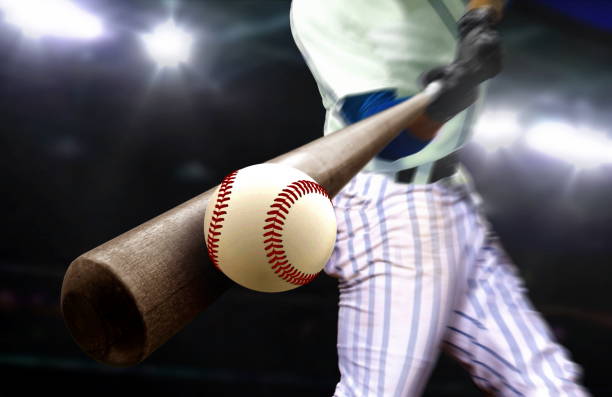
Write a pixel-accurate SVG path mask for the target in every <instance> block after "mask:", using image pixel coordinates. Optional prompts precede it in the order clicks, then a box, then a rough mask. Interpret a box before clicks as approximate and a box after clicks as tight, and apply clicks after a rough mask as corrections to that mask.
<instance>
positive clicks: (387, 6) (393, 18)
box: [292, 0, 464, 99]
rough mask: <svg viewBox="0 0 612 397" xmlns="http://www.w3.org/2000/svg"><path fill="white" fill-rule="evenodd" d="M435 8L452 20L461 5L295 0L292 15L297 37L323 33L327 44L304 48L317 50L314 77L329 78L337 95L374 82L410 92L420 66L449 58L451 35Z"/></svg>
mask: <svg viewBox="0 0 612 397" xmlns="http://www.w3.org/2000/svg"><path fill="white" fill-rule="evenodd" d="M440 10H442V13H447V14H448V15H447V16H448V17H449V18H450V21H451V22H452V20H454V19H456V18H458V17H459V16H460V15H461V13H462V12H463V10H464V5H463V3H462V2H461V1H460V0H446V1H443V0H294V1H293V10H292V14H293V15H292V19H293V20H294V22H295V24H296V25H298V26H297V27H298V29H297V31H298V32H297V34H298V36H300V35H301V33H304V35H306V36H312V37H320V41H324V40H325V38H327V40H328V43H327V44H320V45H316V46H314V45H312V46H309V48H308V49H307V50H308V52H310V53H312V52H315V53H316V54H312V55H313V57H316V58H317V59H315V60H314V61H315V62H317V63H318V64H319V65H317V70H319V72H320V74H321V76H320V77H319V78H318V80H325V81H326V82H328V84H329V85H330V86H331V87H330V88H331V89H332V90H333V91H334V93H335V94H336V96H342V95H345V94H347V93H351V90H363V89H368V88H369V87H370V86H373V85H376V84H383V85H388V86H394V87H397V88H398V89H399V90H400V92H399V94H400V95H411V94H414V93H415V92H417V91H418V89H419V87H418V83H417V78H418V76H419V75H420V74H421V73H422V72H423V71H425V70H428V69H429V68H431V67H433V66H436V65H441V64H445V63H448V62H449V61H450V60H451V59H452V56H453V53H454V48H455V38H454V36H453V33H452V32H451V31H450V30H449V27H448V26H447V25H446V24H445V21H444V20H443V19H442V18H441V15H440ZM451 28H452V26H451ZM295 30H296V29H294V34H295V33H296V32H295ZM310 30H312V32H310ZM317 60H318V61H317ZM334 65H336V66H334ZM348 76H350V81H348V80H349V77H348ZM315 77H317V76H315ZM324 99H326V98H324Z"/></svg>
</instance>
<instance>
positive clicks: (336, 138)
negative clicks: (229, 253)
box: [61, 83, 438, 366]
mask: <svg viewBox="0 0 612 397" xmlns="http://www.w3.org/2000/svg"><path fill="white" fill-rule="evenodd" d="M437 84H438V83H433V84H430V86H429V87H428V88H427V89H426V90H425V91H424V92H422V93H420V94H418V95H416V96H414V97H412V98H411V99H409V100H407V101H405V102H402V103H400V104H398V105H396V106H395V107H393V108H390V109H387V110H386V111H384V112H382V113H379V114H377V115H375V116H372V117H370V118H368V119H365V120H363V121H361V122H359V123H356V124H353V125H351V126H349V127H347V128H344V129H343V130H340V131H337V132H335V133H333V134H330V135H327V136H324V137H322V138H319V139H317V140H315V141H313V142H311V143H308V144H306V145H304V146H302V147H299V148H297V149H295V150H292V151H291V152H289V153H287V154H284V155H282V156H279V157H276V158H274V159H272V160H270V161H269V163H277V164H285V165H288V166H291V167H295V168H298V169H300V170H302V171H304V172H306V173H307V174H308V175H310V176H311V177H312V178H314V179H315V180H316V181H317V182H319V183H320V184H321V185H323V186H324V187H325V188H326V189H327V191H328V192H329V194H330V195H332V196H334V195H335V194H337V193H338V192H339V191H340V189H341V188H342V187H343V186H344V185H345V184H346V183H348V181H349V180H350V179H351V178H352V177H353V176H355V174H357V172H358V171H359V170H361V169H362V168H363V167H364V166H365V165H366V164H367V163H368V161H369V160H371V159H372V158H373V157H374V156H375V155H376V154H377V153H378V152H379V151H380V150H382V149H383V148H384V147H385V146H386V145H387V144H388V143H389V142H390V141H391V140H393V138H395V137H396V136H397V135H398V134H399V132H400V131H401V130H403V129H405V128H406V127H408V126H409V125H411V123H413V122H414V121H415V120H416V119H417V118H419V116H421V115H422V113H423V110H424V109H425V107H426V106H427V105H428V104H429V103H430V102H431V100H432V99H433V97H434V96H435V95H436V93H437V90H438V85H437ZM214 189H215V188H212V189H210V190H208V191H206V192H205V193H202V194H200V195H199V196H197V197H195V198H193V199H191V200H189V201H187V202H185V203H183V204H181V205H179V206H178V207H176V208H173V209H171V210H169V211H167V212H165V213H163V214H161V215H159V216H157V217H156V218H153V219H151V220H149V221H148V222H146V223H143V224H142V225H140V226H137V227H136V228H134V229H132V230H130V231H128V232H126V233H123V234H122V235H120V236H118V237H116V238H114V239H112V240H110V241H108V242H106V243H104V244H102V245H101V246H99V247H97V248H94V249H92V250H91V251H89V252H86V253H84V254H83V255H81V256H79V257H78V258H77V259H75V260H74V261H73V262H72V263H71V264H70V266H69V268H68V270H67V271H66V274H65V276H64V282H63V285H62V293H61V309H62V313H63V316H64V320H65V322H66V325H67V327H68V329H69V330H70V333H71V334H72V337H73V338H74V339H75V341H76V342H77V344H78V345H79V346H80V347H81V349H82V350H83V351H85V353H87V354H88V355H90V356H91V357H92V358H94V359H95V360H97V361H100V362H102V363H106V364H110V365H116V366H127V365H133V364H137V363H139V362H140V361H142V360H143V359H145V358H146V357H147V356H149V355H150V354H151V353H152V352H153V351H154V350H155V349H156V348H158V347H159V346H161V345H162V344H163V343H164V342H166V341H167V340H168V339H169V338H170V337H172V336H173V335H174V334H176V333H177V332H178V331H179V330H181V329H182V328H183V327H184V326H185V325H186V324H188V323H189V322H190V321H191V320H192V319H193V318H194V317H195V316H196V315H197V314H198V313H200V312H201V311H202V310H204V309H205V308H206V307H207V306H209V305H210V304H211V303H212V302H214V301H215V300H216V299H217V298H218V297H219V296H220V295H221V294H222V293H223V292H224V291H226V290H227V289H228V288H229V287H230V286H231V285H232V284H233V283H232V282H231V281H230V280H229V279H227V278H226V277H225V276H224V275H223V274H222V273H221V272H219V271H218V270H216V269H215V268H214V267H213V265H212V263H211V261H210V259H209V257H208V255H207V251H206V246H205V242H204V227H203V220H204V211H205V209H206V205H207V203H208V199H209V197H210V196H211V194H212V192H213V191H214Z"/></svg>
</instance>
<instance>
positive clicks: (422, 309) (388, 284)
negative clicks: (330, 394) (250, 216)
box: [325, 172, 586, 397]
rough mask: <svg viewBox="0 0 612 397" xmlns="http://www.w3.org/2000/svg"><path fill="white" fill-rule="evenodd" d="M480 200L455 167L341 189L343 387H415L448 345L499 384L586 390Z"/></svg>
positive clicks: (336, 270)
mask: <svg viewBox="0 0 612 397" xmlns="http://www.w3.org/2000/svg"><path fill="white" fill-rule="evenodd" d="M478 202H479V198H478V196H477V195H476V194H475V193H474V192H473V190H472V188H471V187H470V186H469V185H468V184H466V183H457V182H454V180H453V178H452V177H451V178H445V179H442V180H440V181H438V182H436V183H433V184H427V185H414V184H400V183H396V182H394V181H393V180H392V179H390V178H389V177H388V176H385V175H382V174H376V173H366V172H362V173H359V174H358V175H357V176H356V177H355V178H354V179H353V180H352V181H351V182H350V183H349V185H347V187H345V188H344V190H343V191H341V192H340V193H339V194H338V195H337V196H336V197H335V199H334V205H335V208H336V216H337V220H338V237H337V243H336V248H335V250H334V253H333V255H332V258H331V259H330V261H329V263H328V264H327V266H326V269H325V271H326V272H327V273H328V274H329V275H331V276H333V277H336V278H338V279H339V288H340V302H339V316H338V356H339V366H340V372H341V379H340V382H339V383H338V385H337V387H336V391H335V396H339V397H340V396H342V397H344V396H347V397H348V396H350V397H352V396H379V397H382V396H384V397H387V396H388V397H393V396H410V397H412V396H418V395H420V394H421V393H422V392H423V389H424V387H425V384H426V382H427V380H428V378H429V375H430V372H431V370H432V367H433V366H434V364H435V362H436V360H437V357H438V354H439V352H440V350H441V349H444V350H446V351H447V352H449V353H450V354H452V356H454V357H455V358H456V359H458V360H459V361H460V362H461V363H462V364H464V366H465V367H466V368H468V369H469V371H470V373H471V375H472V378H473V380H474V382H475V383H476V385H477V386H479V387H480V388H481V389H483V390H486V391H489V392H491V393H494V394H496V395H508V396H538V397H539V396H554V397H562V396H584V395H586V391H585V390H584V389H583V388H582V387H581V386H580V385H579V384H578V383H577V382H578V381H577V378H578V377H579V373H580V368H579V367H578V366H577V365H576V364H574V363H573V362H572V361H570V359H569V358H568V355H567V353H566V351H565V350H564V349H563V347H561V346H560V345H559V344H557V343H556V342H555V341H554V339H553V337H552V335H551V332H550V330H549V329H548V327H547V325H546V324H545V323H544V321H543V320H542V318H541V316H540V314H539V313H538V312H536V311H535V310H534V309H533V307H532V306H531V303H530V302H529V299H528V298H527V296H526V293H525V289H524V287H523V284H522V281H521V280H520V278H519V277H518V275H517V270H516V268H515V266H514V265H513V264H512V262H511V260H510V259H509V258H508V257H507V256H506V255H505V253H504V251H503V249H502V248H501V246H500V245H499V243H498V242H497V239H496V237H495V235H494V234H493V233H492V232H491V230H490V228H489V225H488V224H487V222H486V220H485V219H484V217H483V216H482V214H481V211H480V205H479V204H478Z"/></svg>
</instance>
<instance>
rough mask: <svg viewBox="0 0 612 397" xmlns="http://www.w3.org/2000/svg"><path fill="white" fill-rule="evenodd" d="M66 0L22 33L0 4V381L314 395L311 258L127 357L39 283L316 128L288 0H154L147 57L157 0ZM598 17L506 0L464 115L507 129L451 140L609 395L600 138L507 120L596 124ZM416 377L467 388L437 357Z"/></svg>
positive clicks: (610, 246)
mask: <svg viewBox="0 0 612 397" xmlns="http://www.w3.org/2000/svg"><path fill="white" fill-rule="evenodd" d="M553 3H555V4H556V6H558V7H559V9H558V10H554V9H552V8H551V4H553ZM80 4H83V6H84V7H86V8H87V9H89V10H91V11H93V12H94V13H96V14H98V15H100V16H101V17H102V18H103V19H104V20H105V22H106V29H107V34H106V35H105V36H104V37H103V38H101V39H98V40H92V41H78V40H64V39H58V38H52V37H42V38H37V39H32V38H27V37H24V36H23V35H22V34H21V33H20V31H19V30H18V29H16V28H15V27H14V26H11V25H9V24H6V23H3V22H2V21H0V60H1V62H0V120H1V123H0V170H1V171H2V176H3V178H2V180H1V184H2V195H1V196H0V221H1V223H0V225H1V227H2V231H3V238H2V239H1V240H0V396H17V395H19V396H22V395H34V394H40V393H44V392H53V393H62V394H63V395H81V394H83V393H87V394H90V395H91V394H93V395H103V394H104V395H107V394H108V393H115V394H117V395H126V394H127V393H129V392H143V393H154V394H170V393H172V394H175V395H187V396H189V395H210V396H224V395H227V396H234V395H249V396H253V395H256V396H260V395H261V396H264V395H265V396H280V395H291V396H302V395H304V396H324V395H331V392H332V390H333V388H334V385H335V383H336V381H337V379H338V373H337V369H336V365H337V362H336V353H335V338H336V335H335V332H336V308H337V291H336V287H335V281H334V280H332V279H330V278H328V277H326V276H322V277H319V278H318V279H317V280H316V281H315V282H314V283H312V284H311V285H308V286H305V287H302V288H299V289H297V290H295V291H292V292H288V293H282V294H274V295H268V294H260V293H253V292H249V291H247V290H245V289H241V288H238V287H236V288H234V289H232V290H230V292H228V293H227V294H225V295H224V296H223V297H222V298H221V299H220V300H219V301H218V302H216V303H215V304H214V305H213V306H212V307H211V308H210V309H209V310H208V311H206V312H205V313H203V314H202V315H200V316H199V317H198V318H197V319H196V320H195V321H194V322H193V323H191V324H190V325H189V326H188V327H186V328H185V329H184V330H183V331H182V332H181V333H179V334H178V335H177V336H176V337H174V338H173V339H172V340H171V341H170V342H168V343H167V344H166V345H164V346H163V347H161V348H160V349H159V350H158V351H157V352H155V353H154V354H153V355H152V356H151V357H150V358H149V359H147V360H146V361H145V362H144V363H143V364H141V365H139V366H137V367H134V368H127V369H116V368H111V367H108V366H105V365H102V364H97V363H96V362H94V361H93V360H91V359H90V358H88V357H87V356H85V355H84V354H83V353H81V351H80V350H79V349H78V348H77V346H76V344H75V343H74V342H73V341H72V339H71V338H70V336H69V334H68V331H67V329H66V328H65V326H64V324H63V321H62V318H61V316H60V312H59V307H58V303H59V293H60V289H61V282H62V277H63V274H64V272H65V270H66V268H67V266H68V264H69V263H70V261H71V260H72V259H74V258H75V257H76V256H78V255H79V254H81V253H83V252H84V251H86V250H88V249H91V248H93V247H95V246H97V245H99V244H101V243H103V242H104V241H106V240H108V239H110V238H112V237H114V236H116V235H117V234H119V233H121V232H123V231H126V230H128V229H130V228H132V227H134V226H136V225H138V224H140V223H141V222H143V221H146V220H148V219H150V218H151V217H153V216H155V215H157V214H159V213H161V212H163V211H165V210H167V209H169V208H171V207H173V206H175V205H177V204H179V203H181V202H183V201H185V200H187V199H189V198H191V197H193V196H195V195H197V194H199V193H201V192H203V191H205V190H208V189H209V188H210V187H212V186H214V185H216V184H217V183H219V181H220V180H221V179H222V178H223V176H225V175H226V174H227V173H228V172H230V171H232V170H234V169H237V168H240V167H243V166H247V165H251V164H254V163H259V162H262V161H266V160H268V159H270V158H272V157H274V156H276V155H279V154H281V153H284V152H287V151H289V150H291V149H293V148H295V147H297V146H299V145H301V144H303V143H306V142H308V141H310V140H312V139H315V138H317V137H319V136H320V134H321V130H322V123H323V116H324V114H323V110H322V108H321V105H320V98H319V95H318V93H317V91H316V87H315V83H314V81H313V79H312V77H311V76H310V74H309V72H308V70H307V68H306V66H305V64H304V62H303V60H302V58H301V56H300V54H299V53H298V51H297V49H296V48H295V46H294V44H293V41H292V39H291V35H290V31H289V26H288V11H289V6H290V3H289V1H274V0H258V1H255V0H253V1H237V0H231V1H230V0H225V1H222V0H218V1H186V0H185V1H182V2H180V3H175V19H176V20H177V21H178V22H179V23H180V24H181V25H182V26H185V27H186V28H187V29H188V30H190V31H191V32H193V34H194V35H195V37H196V41H195V43H194V55H193V57H192V62H191V63H190V64H189V65H184V66H182V67H180V68H178V69H164V70H160V69H159V68H158V67H157V66H156V65H155V64H154V63H153V62H152V61H151V60H150V59H149V57H148V56H147V54H146V53H145V52H144V50H143V47H142V43H141V41H140V39H139V36H138V35H139V34H141V33H143V32H146V31H149V30H150V29H151V28H152V27H153V26H155V25H156V24H158V23H160V22H163V20H164V19H165V18H166V17H167V16H168V2H161V1H160V2H157V1H153V0H151V1H145V0H129V1H127V0H122V1H119V0H116V1H101V0H100V1H81V2H80ZM577 4H580V7H578V6H576V5H577ZM585 10H586V11H585ZM611 20H612V12H611V11H610V6H609V5H608V3H607V2H604V1H595V0H593V1H585V2H582V1H580V2H579V1H574V2H570V1H560V2H552V1H544V0H542V1H539V2H533V1H515V2H514V3H513V4H512V6H511V7H510V8H509V10H508V12H507V16H506V19H505V20H504V22H503V23H502V25H501V26H500V30H501V32H502V35H503V37H504V43H505V51H506V69H505V70H504V72H503V73H502V74H501V75H500V76H499V77H498V78H496V79H495V81H493V82H492V83H491V84H490V86H489V95H488V99H487V101H486V103H485V105H484V106H485V108H484V113H483V114H486V112H487V111H493V110H496V109H503V110H504V111H510V112H513V113H514V114H516V115H518V118H519V121H520V123H519V126H518V127H519V130H517V131H515V132H516V136H517V139H516V140H514V141H513V142H512V143H511V144H510V145H508V146H506V147H504V148H501V149H499V150H497V151H488V150H486V149H485V148H484V147H483V145H481V144H479V140H478V135H477V136H476V137H475V140H474V142H473V143H471V144H469V145H468V146H467V147H466V148H465V149H463V150H462V152H461V155H462V158H463V160H464V162H465V164H466V165H467V167H468V168H469V169H470V171H471V172H472V173H473V175H474V179H475V182H476V184H477V186H478V188H479V190H480V192H481V194H482V196H483V197H484V199H485V204H486V210H487V213H488V215H489V218H490V219H491V221H492V223H493V225H494V227H495V229H496V230H497V231H498V232H499V234H500V235H501V237H502V240H503V241H504V243H505V246H506V248H507V250H508V251H509V253H510V255H511V257H512V258H513V259H514V260H515V261H516V262H517V264H518V265H519V267H520V268H521V272H522V275H523V276H524V278H525V280H526V283H527V286H528V288H529V290H530V296H531V298H532V299H533V301H534V303H535V305H536V307H537V308H538V309H539V310H540V311H541V312H542V313H543V314H544V316H545V317H546V318H547V320H548V321H549V323H550V324H551V326H552V327H553V330H554V331H555V334H556V335H557V337H558V338H559V339H560V341H561V342H562V343H563V344H564V345H565V346H566V347H567V348H568V349H569V351H570V352H571V354H572V356H573V357H574V359H575V360H576V361H577V362H578V363H579V364H580V365H582V367H583V368H584V371H585V376H584V382H585V384H586V385H587V386H588V387H589V388H590V390H591V391H592V392H593V394H595V395H612V386H610V383H611V382H610V381H609V373H610V370H611V369H612V367H611V365H610V364H609V362H610V357H612V343H610V342H611V338H610V337H609V335H610V330H611V328H612V305H611V304H610V298H611V297H612V292H610V291H611V287H612V279H611V277H610V275H611V273H612V272H611V271H610V266H611V265H612V260H611V257H612V241H611V238H610V235H611V232H612V209H610V205H609V203H610V200H609V198H610V197H611V194H612V183H611V182H612V166H611V162H612V155H611V156H610V162H608V163H607V164H602V165H599V166H596V167H592V168H588V169H583V168H578V167H576V166H575V165H573V164H572V162H571V161H570V159H567V158H556V157H554V156H551V155H549V154H547V153H543V152H540V151H536V150H534V149H532V148H530V147H529V146H528V145H527V144H525V141H524V139H523V138H524V136H523V135H522V134H523V133H525V132H527V131H528V130H529V128H530V126H531V125H533V124H534V123H537V122H538V120H548V119H554V120H561V121H562V122H564V123H567V124H571V125H574V126H580V127H585V128H590V129H596V130H599V131H601V132H603V133H605V134H606V135H607V136H608V138H609V139H612V133H611V132H610V130H609V129H608V126H609V125H611V122H612V115H611V113H610V111H609V109H610V104H611V99H610V90H611V89H612V73H611V72H610V65H611V64H612V51H610V47H611V44H612V33H610V32H611V31H612V28H611V26H609V23H610V21H611ZM500 122H501V121H500ZM485 127H487V126H485ZM493 129H494V128H493ZM427 395H429V396H455V395H461V396H468V395H475V396H476V395H479V392H478V390H477V389H475V387H474V386H473V385H472V384H471V382H470V380H469V377H468V376H467V375H466V374H465V373H464V372H463V370H462V369H461V368H459V367H458V366H456V365H455V364H454V363H453V362H451V361H450V360H449V359H446V358H442V359H441V360H440V363H439V365H438V367H437V369H436V371H435V373H434V374H433V376H432V378H431V381H430V385H429V388H428V391H427Z"/></svg>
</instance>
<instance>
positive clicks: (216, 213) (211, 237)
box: [206, 170, 238, 269]
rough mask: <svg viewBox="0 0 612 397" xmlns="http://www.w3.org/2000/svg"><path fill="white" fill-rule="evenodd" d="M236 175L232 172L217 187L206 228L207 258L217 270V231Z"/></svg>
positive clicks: (222, 219)
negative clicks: (208, 257)
mask: <svg viewBox="0 0 612 397" xmlns="http://www.w3.org/2000/svg"><path fill="white" fill-rule="evenodd" d="M237 174H238V170H236V171H234V172H232V173H231V174H229V175H228V176H226V177H225V178H223V181H222V182H221V185H220V186H219V193H218V194H217V200H216V201H215V208H214V209H213V214H212V216H211V218H210V225H209V226H208V235H207V237H206V243H207V244H206V248H207V249H208V256H210V259H211V260H212V263H213V264H214V265H215V267H216V268H217V269H218V268H219V256H218V254H219V244H218V243H219V235H220V234H221V231H220V230H219V229H221V228H223V221H224V220H225V218H224V217H223V215H225V214H227V207H228V206H229V204H228V203H227V202H228V201H229V200H230V195H231V193H232V187H233V186H234V182H235V181H236V175H237Z"/></svg>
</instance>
